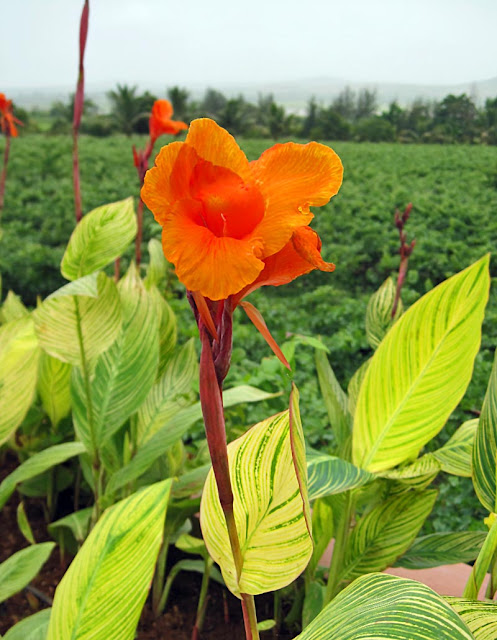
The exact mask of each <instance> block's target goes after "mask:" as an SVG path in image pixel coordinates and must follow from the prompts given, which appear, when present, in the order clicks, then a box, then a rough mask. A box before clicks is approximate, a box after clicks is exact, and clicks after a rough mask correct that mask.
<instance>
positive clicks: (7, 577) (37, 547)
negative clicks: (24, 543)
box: [0, 542, 55, 602]
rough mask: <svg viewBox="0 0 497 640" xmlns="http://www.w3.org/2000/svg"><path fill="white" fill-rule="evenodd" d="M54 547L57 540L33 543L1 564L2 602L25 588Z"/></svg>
mask: <svg viewBox="0 0 497 640" xmlns="http://www.w3.org/2000/svg"><path fill="white" fill-rule="evenodd" d="M54 547H55V542H42V543H41V544H32V545H31V546H30V547H27V548H26V549H21V551H18V552H17V553H14V555H12V556H10V558H7V560H5V562H2V564H0V602H3V601H4V600H7V598H10V596H13V595H14V593H17V592H18V591H21V589H24V587H25V586H27V585H28V584H29V583H30V582H31V580H33V578H35V577H36V575H37V574H38V572H39V571H40V569H41V568H42V566H43V565H44V564H45V562H46V561H47V560H48V557H49V555H50V554H51V553H52V549H53V548H54Z"/></svg>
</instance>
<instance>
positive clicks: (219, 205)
mask: <svg viewBox="0 0 497 640" xmlns="http://www.w3.org/2000/svg"><path fill="white" fill-rule="evenodd" d="M189 186H190V195H191V197H192V198H194V199H195V200H197V201H199V202H200V203H201V205H202V213H201V214H200V215H201V221H200V223H201V224H203V225H204V226H206V227H207V228H208V229H209V230H210V231H212V233H213V234H214V235H216V236H218V237H223V236H229V237H230V238H238V239H240V238H243V237H245V236H247V235H248V234H249V233H250V232H251V231H253V230H254V229H255V227H256V226H257V225H258V224H259V222H260V221H261V220H262V218H263V217H264V199H263V197H262V194H261V192H260V191H259V189H257V187H255V186H254V185H251V184H247V183H245V182H244V181H243V180H242V179H241V178H240V176H238V175H237V174H236V173H234V172H233V171H230V169H226V168H225V167H218V166H216V165H213V164H212V163H211V162H207V161H206V160H200V161H199V162H197V164H196V165H195V167H194V169H193V171H192V174H191V178H190V185H189Z"/></svg>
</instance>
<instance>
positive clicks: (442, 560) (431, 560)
mask: <svg viewBox="0 0 497 640" xmlns="http://www.w3.org/2000/svg"><path fill="white" fill-rule="evenodd" d="M486 537H487V534H486V533H485V532H484V531H459V532H456V533H432V534H430V535H428V536H421V537H420V538H416V540H415V541H414V543H413V544H412V546H411V547H409V549H408V550H407V551H406V553H404V555H403V556H402V557H401V558H400V559H399V560H397V562H396V563H395V566H396V567H405V568H406V569H430V568H431V567H439V566H441V565H443V564H456V563H458V562H472V561H473V560H475V558H476V557H477V555H478V553H479V551H480V549H481V547H482V545H483V543H484V542H485V538H486Z"/></svg>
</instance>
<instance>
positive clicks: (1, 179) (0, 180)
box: [0, 128, 10, 223]
mask: <svg viewBox="0 0 497 640" xmlns="http://www.w3.org/2000/svg"><path fill="white" fill-rule="evenodd" d="M9 153H10V132H9V129H8V128H7V132H6V135H5V151H4V152H3V167H2V175H1V176H0V223H1V222H2V211H3V203H4V200H5V183H6V181H7V165H8V164H9Z"/></svg>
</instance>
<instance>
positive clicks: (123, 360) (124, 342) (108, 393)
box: [71, 265, 159, 452]
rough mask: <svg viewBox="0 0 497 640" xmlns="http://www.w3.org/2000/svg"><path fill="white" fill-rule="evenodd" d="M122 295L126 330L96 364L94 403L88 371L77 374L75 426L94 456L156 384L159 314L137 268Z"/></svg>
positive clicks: (74, 384) (121, 285) (124, 281)
mask: <svg viewBox="0 0 497 640" xmlns="http://www.w3.org/2000/svg"><path fill="white" fill-rule="evenodd" d="M119 294H120V297H121V307H122V326H121V330H120V332H119V335H118V336H117V338H116V340H115V341H114V342H113V344H112V345H111V347H110V348H109V349H107V351H105V352H104V353H102V354H101V355H100V357H99V358H98V360H97V363H96V367H95V373H94V375H93V378H92V380H91V382H90V393H91V403H90V402H89V401H88V398H87V389H86V385H85V381H84V376H83V372H82V371H81V370H80V369H74V371H73V377H72V387H71V392H72V401H73V418H74V426H75V429H76V433H77V434H78V437H79V438H80V439H81V440H82V441H83V442H84V443H85V445H86V447H87V449H88V451H90V452H92V451H93V446H97V447H98V448H101V447H102V445H103V444H104V443H105V442H106V441H108V440H109V438H111V437H112V435H114V434H115V433H116V431H118V429H119V428H120V427H121V426H122V425H123V424H124V422H125V421H126V420H127V419H128V418H129V416H130V415H131V414H132V413H134V412H135V411H137V410H138V408H139V407H140V405H141V404H142V403H143V401H144V400H145V398H146V397H147V395H148V393H149V391H150V389H151V388H152V385H153V384H154V380H155V376H156V371H157V365H158V358H159V337H158V326H159V313H158V309H157V306H156V303H155V301H154V300H153V299H152V298H151V296H150V295H149V293H148V292H147V290H146V289H145V287H144V286H143V283H142V281H141V279H140V278H139V277H138V275H137V272H136V269H135V267H134V265H132V266H131V267H130V269H129V271H128V273H127V274H126V276H125V277H124V278H123V279H122V280H121V281H120V282H119ZM137 381H139V383H138V384H137ZM91 424H93V428H92V427H91ZM92 434H93V435H92ZM93 438H94V440H93Z"/></svg>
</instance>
